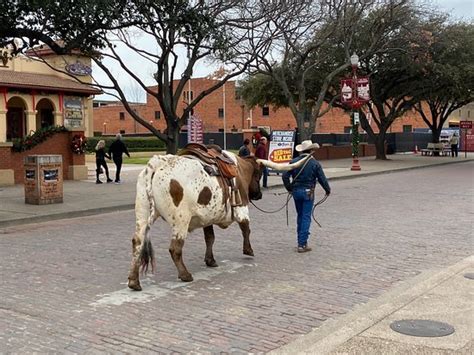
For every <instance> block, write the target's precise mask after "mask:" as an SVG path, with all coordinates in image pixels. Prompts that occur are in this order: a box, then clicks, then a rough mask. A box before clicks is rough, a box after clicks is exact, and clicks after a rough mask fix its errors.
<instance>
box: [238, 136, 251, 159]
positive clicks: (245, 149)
mask: <svg viewBox="0 0 474 355" xmlns="http://www.w3.org/2000/svg"><path fill="white" fill-rule="evenodd" d="M249 145H250V139H248V138H245V140H244V145H243V146H241V147H240V149H239V157H242V158H243V157H248V156H249V155H250V148H249Z"/></svg>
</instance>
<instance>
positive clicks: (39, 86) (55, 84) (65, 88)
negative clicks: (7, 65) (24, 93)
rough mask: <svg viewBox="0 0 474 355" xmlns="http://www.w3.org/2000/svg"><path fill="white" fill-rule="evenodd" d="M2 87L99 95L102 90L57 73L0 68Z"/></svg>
mask: <svg viewBox="0 0 474 355" xmlns="http://www.w3.org/2000/svg"><path fill="white" fill-rule="evenodd" d="M0 87H6V88H15V89H30V90H46V91H61V92H70V93H76V94H88V95H97V94H101V93H102V91H101V90H99V89H96V88H94V87H92V86H89V85H85V84H81V83H78V82H77V81H73V80H69V79H65V78H61V77H58V76H55V75H45V74H37V73H26V72H17V71H12V70H0Z"/></svg>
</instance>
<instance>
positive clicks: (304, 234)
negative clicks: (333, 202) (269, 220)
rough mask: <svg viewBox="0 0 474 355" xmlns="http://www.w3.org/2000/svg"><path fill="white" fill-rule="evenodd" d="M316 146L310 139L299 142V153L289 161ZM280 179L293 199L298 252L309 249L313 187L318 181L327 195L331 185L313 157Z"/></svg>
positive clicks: (300, 156) (300, 157)
mask: <svg viewBox="0 0 474 355" xmlns="http://www.w3.org/2000/svg"><path fill="white" fill-rule="evenodd" d="M318 148H319V145H318V143H313V142H312V141H311V140H305V141H303V142H301V144H298V145H297V146H296V150H297V151H298V152H300V153H301V154H300V155H299V156H298V157H296V158H294V159H293V160H292V161H291V163H294V162H297V161H298V160H300V159H303V158H305V157H307V156H308V155H310V154H311V153H312V152H313V151H314V150H315V149H318ZM282 179H283V184H284V185H285V188H286V190H287V191H288V192H290V193H291V194H292V196H293V200H294V201H295V207H296V213H297V221H296V222H297V223H296V224H297V235H298V253H305V252H308V251H311V248H310V247H309V246H308V238H309V228H310V226H311V213H312V211H313V202H314V188H315V186H316V183H318V182H319V183H320V184H321V186H322V188H323V189H324V191H326V195H329V194H330V193H331V187H330V186H329V183H328V181H327V179H326V176H325V175H324V171H323V168H322V167H321V164H320V163H319V162H318V161H317V160H316V159H315V158H314V157H311V158H309V160H308V161H307V162H305V163H304V164H303V166H302V167H299V168H296V169H293V170H290V171H286V172H285V173H284V174H283V176H282ZM290 179H291V182H290Z"/></svg>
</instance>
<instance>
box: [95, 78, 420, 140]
mask: <svg viewBox="0 0 474 355" xmlns="http://www.w3.org/2000/svg"><path fill="white" fill-rule="evenodd" d="M214 82H215V81H214V80H211V79H207V78H193V79H192V80H191V93H190V94H189V93H188V90H186V91H184V92H183V100H182V101H181V103H180V104H179V105H178V112H179V111H180V110H183V109H184V107H185V104H186V102H187V99H188V96H187V95H191V98H193V97H196V95H198V94H199V93H200V92H202V91H203V90H205V89H207V88H208V87H210V86H211V85H212V83H214ZM235 85H236V82H235V81H229V82H227V83H226V84H225V85H224V86H223V87H222V88H220V89H218V90H216V91H214V92H213V93H211V94H210V95H208V96H207V97H205V98H204V99H203V100H202V101H201V102H200V103H199V104H198V105H197V107H196V108H195V109H194V114H195V115H197V116H199V117H200V118H201V119H202V120H203V121H204V132H222V131H223V130H224V122H225V129H226V131H227V132H231V131H232V130H233V131H239V132H240V131H242V129H248V128H252V127H269V128H270V129H271V130H274V129H280V130H283V129H294V128H295V126H296V122H295V119H294V117H293V115H292V113H291V111H290V110H289V109H287V108H281V109H278V110H275V109H273V107H271V106H267V107H256V108H254V109H252V110H249V108H248V107H246V106H245V104H244V102H243V101H242V100H241V99H240V98H239V97H238V95H237V94H236V90H235V89H236V87H235ZM151 89H152V90H153V89H154V90H156V87H154V88H153V87H151ZM132 106H133V107H134V109H135V110H137V112H138V113H139V114H140V115H141V116H142V117H144V118H145V119H146V120H148V121H149V122H150V123H151V124H153V125H154V126H155V127H156V128H157V129H159V130H161V131H163V130H164V129H165V127H166V122H165V120H164V117H163V112H162V110H161V108H160V106H159V104H158V102H157V101H156V100H155V99H154V98H153V97H151V96H150V95H147V98H146V103H140V104H133V105H132ZM371 125H372V127H373V128H374V130H375V131H377V129H376V125H375V123H374V122H373V121H372V122H371ZM184 128H185V127H184ZM350 128H351V127H350V118H349V114H348V113H345V112H344V111H343V110H341V109H337V108H333V109H331V110H330V111H329V112H328V113H327V114H325V115H324V116H323V117H321V118H319V119H318V122H317V125H316V133H344V132H346V133H348V132H349V130H350ZM415 128H426V124H425V123H424V122H423V120H422V119H421V118H420V117H419V115H418V114H416V113H415V112H411V113H409V114H406V115H405V116H403V117H400V118H398V119H397V120H396V121H395V122H394V123H393V124H392V126H391V128H390V130H389V131H390V132H411V131H413V130H414V129H415ZM94 132H97V133H101V134H114V133H118V132H121V133H124V134H134V133H147V132H148V130H147V129H146V128H145V127H143V126H141V125H140V124H138V123H137V122H136V121H135V120H133V118H132V117H131V116H130V115H129V114H128V113H127V112H126V111H125V109H124V107H123V106H122V104H121V103H120V102H111V101H109V102H107V101H94Z"/></svg>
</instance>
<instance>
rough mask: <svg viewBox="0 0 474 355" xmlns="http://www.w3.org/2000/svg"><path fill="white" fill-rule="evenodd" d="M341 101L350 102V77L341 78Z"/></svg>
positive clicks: (348, 103)
mask: <svg viewBox="0 0 474 355" xmlns="http://www.w3.org/2000/svg"><path fill="white" fill-rule="evenodd" d="M341 103H342V104H345V105H350V104H352V79H341Z"/></svg>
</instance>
